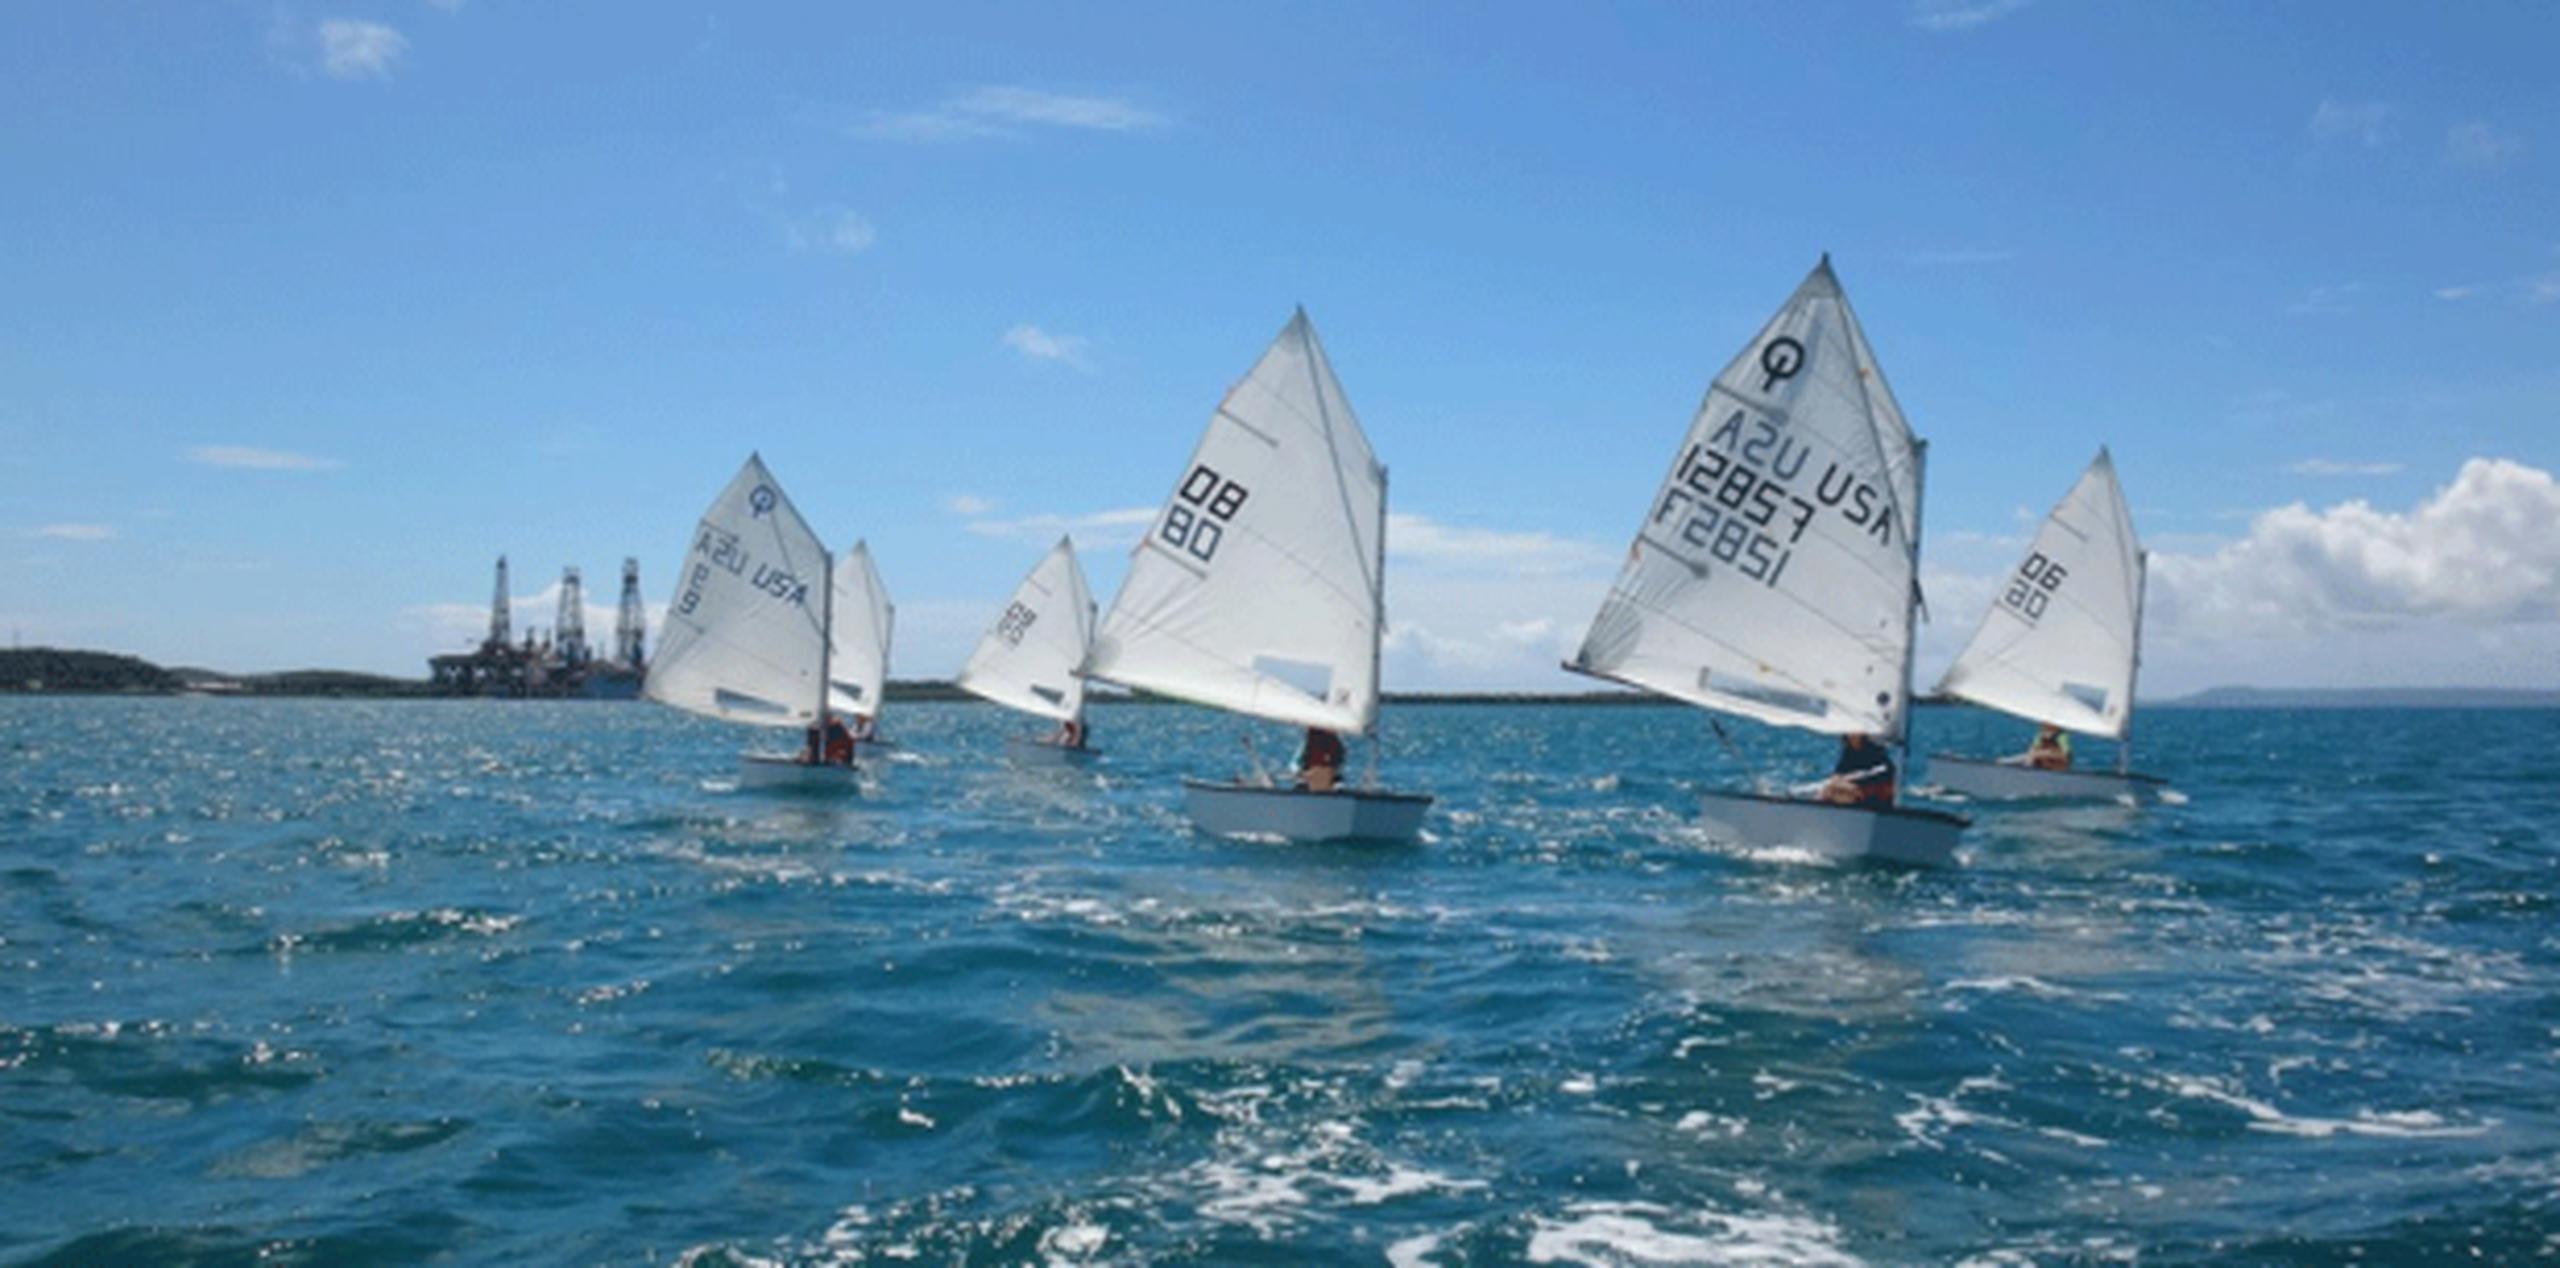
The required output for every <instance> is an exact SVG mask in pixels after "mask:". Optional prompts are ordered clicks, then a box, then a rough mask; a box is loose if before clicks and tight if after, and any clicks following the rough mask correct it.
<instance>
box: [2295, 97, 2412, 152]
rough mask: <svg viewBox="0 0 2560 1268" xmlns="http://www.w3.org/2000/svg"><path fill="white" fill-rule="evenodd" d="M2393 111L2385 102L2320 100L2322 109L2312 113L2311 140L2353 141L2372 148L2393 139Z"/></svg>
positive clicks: (2325, 98) (2330, 98)
mask: <svg viewBox="0 0 2560 1268" xmlns="http://www.w3.org/2000/svg"><path fill="white" fill-rule="evenodd" d="M2392 113H2393V111H2392V108H2391V104H2390V103H2389V102H2385V101H2340V100H2339V99H2337V98H2335V97H2323V98H2321V99H2320V106H2319V108H2318V109H2316V110H2314V111H2312V112H2311V139H2312V140H2314V141H2320V142H2333V141H2341V142H2342V141H2352V142H2354V143H2356V144H2358V145H2362V146H2364V147H2365V148H2366V149H2372V148H2374V147H2376V146H2379V145H2382V144H2383V143H2385V142H2387V141H2389V140H2390V139H2391V135H2392V134H2391V117H2392Z"/></svg>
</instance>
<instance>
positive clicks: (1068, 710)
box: [956, 537, 1094, 766]
mask: <svg viewBox="0 0 2560 1268" xmlns="http://www.w3.org/2000/svg"><path fill="white" fill-rule="evenodd" d="M1093 624H1094V604H1093V591H1092V590H1091V589H1089V588H1087V587H1086V585H1085V581H1084V568H1083V567H1082V566H1080V565H1079V564H1077V563H1076V547H1075V543H1074V542H1073V541H1072V540H1070V539H1068V538H1065V537H1061V538H1059V539H1058V544H1057V545H1055V546H1053V547H1050V549H1049V553H1048V554H1047V555H1045V556H1042V557H1041V560H1040V562H1039V563H1038V564H1037V565H1035V566H1034V567H1033V568H1032V569H1031V572H1030V575H1028V576H1025V577H1024V578H1023V579H1022V584H1021V585H1020V586H1017V587H1015V588H1014V592H1013V598H1012V599H1011V600H1009V601H1007V602H1006V604H1005V607H1004V611H1003V612H1002V613H1000V614H999V615H998V616H997V617H996V621H995V624H993V625H990V626H988V627H987V632H986V634H985V636H984V637H981V638H980V639H979V640H978V648H977V650H976V651H974V652H971V653H970V654H969V663H968V664H966V665H964V666H962V667H961V669H960V677H959V678H958V679H957V680H956V682H957V685H958V686H959V688H960V689H961V690H962V691H966V692H968V693H970V694H971V695H974V696H977V697H979V698H981V699H985V700H991V701H994V702H995V703H997V704H1000V705H1003V706H1004V707H1006V708H1008V709H1015V710H1019V711H1021V712H1023V713H1027V714H1030V715H1031V716H1033V717H1036V718H1048V719H1050V720H1052V721H1055V722H1057V723H1058V724H1059V733H1060V734H1059V735H1058V736H1052V737H1048V738H1037V739H1035V738H1033V737H1031V736H1022V735H1016V736H1008V737H1006V739H1005V756H1006V757H1007V758H1009V759H1011V760H1012V761H1014V762H1016V763H1018V764H1022V765H1043V766H1054V765H1063V764H1070V763H1078V762H1088V761H1091V760H1093V755H1094V749H1093V747H1092V745H1091V744H1090V743H1089V742H1088V739H1087V737H1086V735H1085V722H1084V679H1082V678H1080V677H1077V676H1076V671H1077V670H1079V669H1082V668H1083V667H1084V658H1085V652H1086V651H1087V649H1089V648H1091V647H1092V646H1093ZM1070 733H1071V734H1072V735H1073V736H1074V738H1075V742H1074V743H1072V744H1070V743H1066V742H1064V740H1063V738H1062V737H1063V736H1064V735H1066V734H1070Z"/></svg>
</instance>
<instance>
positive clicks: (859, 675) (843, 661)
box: [829, 541, 898, 755]
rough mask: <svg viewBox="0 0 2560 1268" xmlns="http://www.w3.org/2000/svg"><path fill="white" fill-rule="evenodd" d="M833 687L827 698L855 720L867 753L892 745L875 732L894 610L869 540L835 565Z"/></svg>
mask: <svg viewBox="0 0 2560 1268" xmlns="http://www.w3.org/2000/svg"><path fill="white" fill-rule="evenodd" d="M834 576H835V585H834V603H835V613H836V616H835V626H834V629H835V634H834V637H833V639H832V640H831V642H832V643H833V646H834V650H833V656H834V661H835V676H834V678H833V680H832V681H833V682H834V684H835V689H834V692H833V693H832V695H831V696H830V697H829V700H830V702H831V703H832V705H833V707H834V708H835V710H836V712H838V713H842V714H846V715H848V716H850V717H852V718H854V719H855V726H854V728H853V731H854V739H855V741H856V748H857V749H858V750H859V751H861V752H862V753H864V754H865V755H869V754H871V753H873V752H876V751H878V750H880V749H884V748H890V747H894V746H893V745H891V744H890V742H889V741H887V740H884V739H881V738H880V736H879V727H880V706H881V704H882V703H883V697H884V696H886V694H887V693H888V689H889V633H890V629H891V627H892V626H894V625H895V624H896V621H897V615H898V610H897V609H896V608H895V607H893V606H891V604H890V603H889V588H888V587H887V586H884V585H882V584H881V583H880V570H879V568H877V567H875V566H874V565H873V564H872V562H871V546H870V543H868V542H864V541H857V542H855V543H854V544H853V549H851V550H848V551H846V552H845V554H844V558H843V559H842V560H840V561H838V562H837V564H836V566H835V573H834Z"/></svg>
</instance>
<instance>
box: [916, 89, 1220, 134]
mask: <svg viewBox="0 0 2560 1268" xmlns="http://www.w3.org/2000/svg"><path fill="white" fill-rule="evenodd" d="M952 104H953V106H954V107H955V108H957V109H958V110H960V111H962V112H963V113H967V114H974V115H978V116H981V117H984V118H990V119H1003V120H1007V121H1009V122H1013V123H1024V124H1038V125H1041V126H1044V127H1053V128H1084V129H1088V130H1092V131H1098V132H1143V131H1146V130H1148V129H1151V128H1161V127H1163V126H1165V125H1166V124H1167V123H1169V122H1171V121H1170V120H1168V119H1166V118H1165V117H1164V116H1163V115H1160V114H1157V113H1156V112H1155V111H1152V110H1149V109H1147V108H1145V107H1143V106H1139V105H1135V104H1133V103H1131V102H1127V101H1122V100H1119V99H1117V98H1113V97H1080V96H1074V95H1071V94H1068V93H1057V92H1042V91H1040V90H1038V89H1035V88H1020V87H986V88H980V89H978V90H977V91H975V92H972V93H970V94H968V95H967V96H964V97H962V98H960V99H959V100H958V101H956V102H954V103H952Z"/></svg>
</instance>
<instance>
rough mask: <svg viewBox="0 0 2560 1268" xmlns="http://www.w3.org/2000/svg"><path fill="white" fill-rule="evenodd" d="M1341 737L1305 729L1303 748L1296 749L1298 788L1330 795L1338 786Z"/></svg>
mask: <svg viewBox="0 0 2560 1268" xmlns="http://www.w3.org/2000/svg"><path fill="white" fill-rule="evenodd" d="M1342 762H1343V751H1342V737H1341V736H1339V735H1336V734H1334V733H1333V732H1331V731H1328V730H1326V729H1324V728H1323V727H1320V726H1311V727H1308V728H1307V742H1306V745H1305V746H1304V747H1302V748H1300V749H1299V750H1298V787H1300V788H1304V789H1306V790H1307V791H1308V792H1332V791H1333V790H1334V789H1336V788H1339V787H1341V786H1342Z"/></svg>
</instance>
